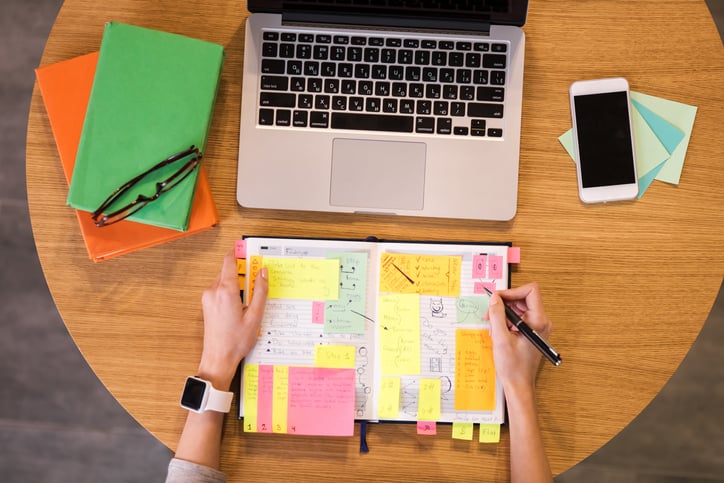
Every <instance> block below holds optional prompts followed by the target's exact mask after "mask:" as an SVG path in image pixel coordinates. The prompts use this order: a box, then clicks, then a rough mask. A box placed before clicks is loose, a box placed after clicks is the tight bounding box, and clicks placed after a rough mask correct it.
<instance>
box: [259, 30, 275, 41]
mask: <svg viewBox="0 0 724 483" xmlns="http://www.w3.org/2000/svg"><path fill="white" fill-rule="evenodd" d="M262 38H263V39H264V40H279V32H264V33H263V34H262Z"/></svg>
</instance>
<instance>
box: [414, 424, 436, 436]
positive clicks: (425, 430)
mask: <svg viewBox="0 0 724 483" xmlns="http://www.w3.org/2000/svg"><path fill="white" fill-rule="evenodd" d="M417 434H422V435H426V436H434V435H436V434H437V423H436V422H435V421H418V422H417Z"/></svg>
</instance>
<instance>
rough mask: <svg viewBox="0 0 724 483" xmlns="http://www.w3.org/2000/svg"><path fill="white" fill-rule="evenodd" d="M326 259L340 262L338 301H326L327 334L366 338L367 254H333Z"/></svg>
mask: <svg viewBox="0 0 724 483" xmlns="http://www.w3.org/2000/svg"><path fill="white" fill-rule="evenodd" d="M327 258H330V259H334V260H339V297H338V298H337V299H336V300H334V301H329V300H328V301H327V302H326V304H325V309H324V332H326V333H330V334H364V333H365V326H366V322H367V321H368V320H369V318H368V316H367V315H366V314H365V310H366V305H365V303H366V300H367V258H368V255H367V253H331V254H329V255H328V256H327Z"/></svg>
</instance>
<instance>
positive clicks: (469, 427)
mask: <svg viewBox="0 0 724 483" xmlns="http://www.w3.org/2000/svg"><path fill="white" fill-rule="evenodd" d="M452 437H453V439H464V440H466V441H472V440H473V423H455V422H454V423H453V425H452Z"/></svg>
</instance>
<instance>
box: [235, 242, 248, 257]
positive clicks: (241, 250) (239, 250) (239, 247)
mask: <svg viewBox="0 0 724 483" xmlns="http://www.w3.org/2000/svg"><path fill="white" fill-rule="evenodd" d="M234 256H235V257H236V258H246V240H236V243H234Z"/></svg>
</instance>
